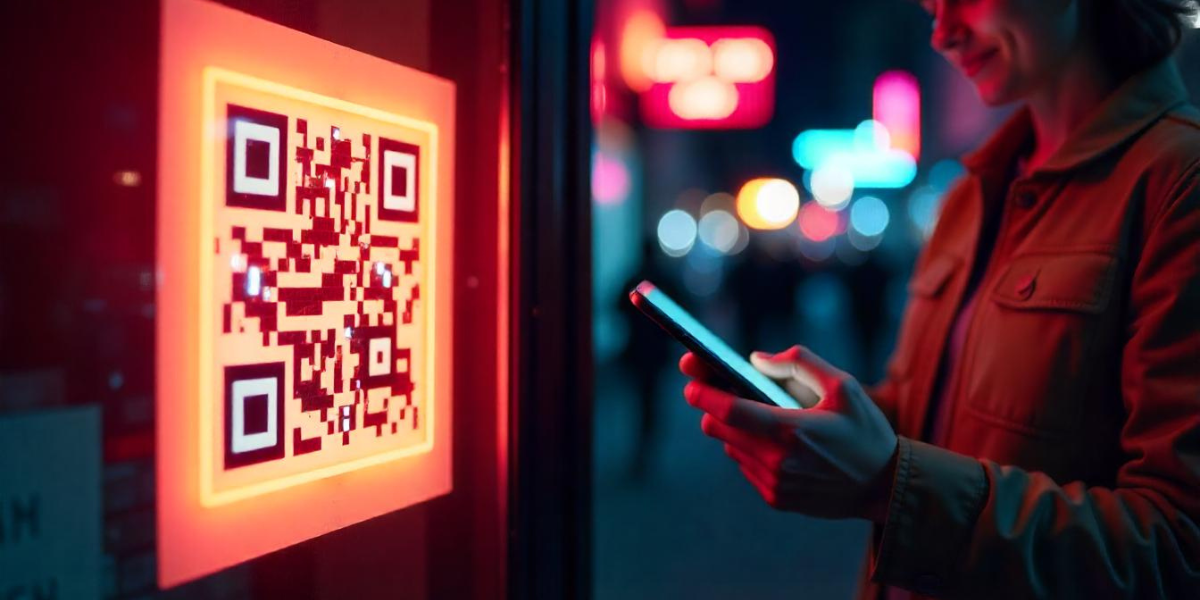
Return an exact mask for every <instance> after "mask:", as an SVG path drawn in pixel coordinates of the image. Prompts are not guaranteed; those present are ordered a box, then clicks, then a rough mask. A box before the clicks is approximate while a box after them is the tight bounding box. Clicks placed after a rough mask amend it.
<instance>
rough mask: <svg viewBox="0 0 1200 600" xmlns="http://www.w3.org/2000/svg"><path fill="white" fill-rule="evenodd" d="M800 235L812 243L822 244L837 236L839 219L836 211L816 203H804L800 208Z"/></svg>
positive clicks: (839, 224)
mask: <svg viewBox="0 0 1200 600" xmlns="http://www.w3.org/2000/svg"><path fill="white" fill-rule="evenodd" d="M798 221H799V222H800V233H802V234H804V237H805V238H807V239H809V240H811V241H814V242H824V241H826V240H828V239H829V238H832V237H833V236H835V235H837V234H838V230H839V229H840V228H841V217H840V216H838V213H837V212H836V211H833V210H830V209H828V208H826V207H824V206H821V205H820V204H819V203H816V202H806V203H805V204H804V206H802V207H800V216H799V218H798Z"/></svg>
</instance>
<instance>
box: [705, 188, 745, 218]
mask: <svg viewBox="0 0 1200 600" xmlns="http://www.w3.org/2000/svg"><path fill="white" fill-rule="evenodd" d="M736 203H737V200H736V199H735V198H734V197H733V195H732V194H728V193H725V192H717V193H715V194H709V195H708V196H705V197H704V200H703V201H701V202H700V216H704V215H706V214H708V213H710V212H712V211H714V210H724V211H728V212H733V211H735V210H737V208H736Z"/></svg>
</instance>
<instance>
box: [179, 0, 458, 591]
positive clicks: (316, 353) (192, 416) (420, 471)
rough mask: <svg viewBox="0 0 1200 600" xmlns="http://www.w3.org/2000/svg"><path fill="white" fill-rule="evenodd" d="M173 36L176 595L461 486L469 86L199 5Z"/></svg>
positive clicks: (186, 1)
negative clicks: (462, 196)
mask: <svg viewBox="0 0 1200 600" xmlns="http://www.w3.org/2000/svg"><path fill="white" fill-rule="evenodd" d="M162 38H163V54H162V61H161V65H162V67H161V68H162V77H161V79H162V88H161V115H162V117H161V118H162V123H161V125H160V128H159V130H160V140H159V232H158V240H159V242H158V255H159V259H158V260H159V271H160V273H161V280H160V284H159V293H158V336H157V348H158V376H157V382H158V383H157V386H158V389H157V439H158V450H157V459H158V471H157V472H158V477H157V485H158V524H159V527H158V543H159V548H158V550H159V557H158V558H159V560H158V565H159V582H160V585H162V586H164V587H166V586H171V585H174V584H177V583H180V582H182V581H186V580H189V579H192V578H195V577H198V576H200V575H203V574H206V573H210V572H213V571H216V570H219V569H221V568H224V567H226V566H229V565H232V564H235V563H237V562H240V561H244V560H246V559H249V558H253V557H255V556H259V555H261V554H265V553H267V552H270V551H272V550H276V549H278V548H281V547H283V546H286V545H289V544H294V543H297V542H300V541H303V540H306V539H309V538H311V537H314V536H317V535H321V534H324V533H327V532H329V531H332V530H334V529H338V528H340V527H344V526H346V525H350V524H352V523H356V522H359V521H362V520H364V519H368V518H370V517H373V516H377V515H380V514H383V513H385V512H389V511H392V510H396V509H399V508H403V507H405V506H409V505H411V504H414V503H416V502H420V501H423V500H426V499H428V498H431V497H433V496H436V495H439V494H444V493H447V492H449V491H450V489H451V471H450V464H451V463H450V435H451V431H450V427H449V423H450V409H451V402H450V399H451V390H450V382H451V379H450V373H451V364H450V359H451V353H450V347H449V345H448V342H449V340H451V339H452V332H451V322H450V318H449V317H450V298H451V295H452V294H451V289H450V285H451V271H450V268H451V264H452V256H451V252H452V248H453V246H452V235H453V230H452V227H451V223H452V222H453V202H452V199H453V190H452V189H451V188H452V181H453V179H452V175H453V173H452V171H453V160H452V157H453V139H454V133H453V132H454V122H453V114H454V113H453V111H454V87H453V85H452V84H450V83H448V82H446V81H443V80H440V79H438V78H435V77H432V76H429V75H426V74H424V73H420V72H418V71H415V70H412V69H407V68H404V67H401V66H398V65H395V64H391V63H388V62H385V61H382V60H379V59H376V58H373V57H370V56H367V55H363V54H359V53H356V52H353V51H349V50H347V49H345V48H341V47H338V46H335V45H333V44H330V43H328V42H324V41H322V40H319V39H316V38H313V37H309V36H306V35H303V34H300V33H297V32H294V31H290V30H288V29H286V28H283V27H279V26H276V25H274V24H271V23H267V22H265V21H261V20H258V19H255V18H252V17H249V16H246V15H243V14H240V13H237V12H235V11H233V10H230V9H227V8H224V7H221V6H217V5H212V4H208V3H202V2H195V1H193V0H171V1H168V2H167V3H165V5H164V13H163V36H162Z"/></svg>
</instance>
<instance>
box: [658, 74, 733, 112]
mask: <svg viewBox="0 0 1200 600" xmlns="http://www.w3.org/2000/svg"><path fill="white" fill-rule="evenodd" d="M667 105H668V106H670V107H671V112H673V113H675V114H676V115H677V116H679V117H680V118H682V119H691V120H696V119H724V118H725V117H728V116H729V115H731V114H733V111H735V110H737V106H738V92H737V87H735V86H734V85H733V84H732V83H729V82H727V81H722V80H721V79H718V78H716V77H712V76H706V77H701V78H700V79H695V80H691V81H685V82H682V83H677V84H675V85H674V86H672V87H671V91H670V92H668V94H667Z"/></svg>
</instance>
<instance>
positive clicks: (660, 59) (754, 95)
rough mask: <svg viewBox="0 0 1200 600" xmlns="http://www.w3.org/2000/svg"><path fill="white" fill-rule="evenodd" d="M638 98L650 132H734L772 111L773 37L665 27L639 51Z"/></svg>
mask: <svg viewBox="0 0 1200 600" xmlns="http://www.w3.org/2000/svg"><path fill="white" fill-rule="evenodd" d="M642 60H643V65H642V66H643V71H644V73H645V74H646V75H647V76H648V78H649V80H650V81H652V82H653V83H652V84H651V85H650V86H649V88H648V89H647V90H646V91H645V92H644V93H642V95H641V109H642V118H643V119H644V120H645V122H646V124H647V125H649V126H651V127H659V128H678V129H738V128H754V127H761V126H763V125H766V124H767V122H768V121H770V120H771V116H772V115H773V114H774V111H775V38H774V37H773V36H772V35H771V33H770V32H769V31H767V30H766V29H763V28H761V27H752V26H737V27H730V26H721V27H669V28H667V29H666V31H665V33H664V35H663V37H662V38H660V39H658V40H657V41H655V42H654V43H653V44H650V45H649V47H647V48H646V49H645V50H644V53H643V56H642Z"/></svg>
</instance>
